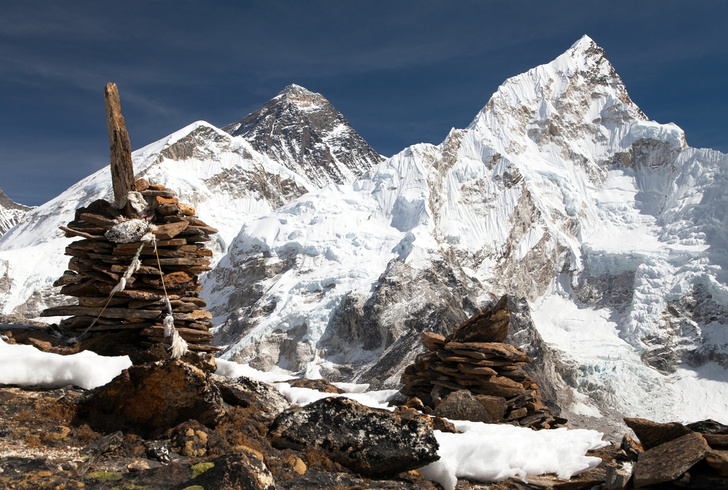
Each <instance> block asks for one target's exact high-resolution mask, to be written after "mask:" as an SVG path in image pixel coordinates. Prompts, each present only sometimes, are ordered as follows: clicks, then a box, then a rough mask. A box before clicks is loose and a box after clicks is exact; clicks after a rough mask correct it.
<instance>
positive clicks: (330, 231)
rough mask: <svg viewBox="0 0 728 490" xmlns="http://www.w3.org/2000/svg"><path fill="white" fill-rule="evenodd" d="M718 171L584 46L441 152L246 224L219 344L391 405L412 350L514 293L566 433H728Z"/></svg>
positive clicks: (225, 274)
mask: <svg viewBox="0 0 728 490" xmlns="http://www.w3.org/2000/svg"><path fill="white" fill-rule="evenodd" d="M727 170H728V155H725V154H722V153H719V152H716V151H712V150H699V149H693V148H689V147H688V146H687V144H686V140H685V136H684V134H683V132H682V130H681V129H680V128H678V127H677V126H675V125H674V124H659V123H656V122H653V121H649V120H648V119H647V117H646V116H645V115H644V114H643V113H642V111H641V110H640V109H639V108H638V107H637V106H636V105H635V104H634V103H633V102H632V100H631V99H630V97H629V95H628V93H627V90H626V88H625V87H624V85H623V83H622V81H621V79H620V78H619V76H618V75H617V73H616V72H615V70H614V68H613V67H612V65H611V64H610V63H609V61H608V60H607V59H606V57H605V55H604V52H603V50H602V49H601V48H599V47H598V46H597V45H596V44H595V43H594V42H593V41H592V40H591V39H590V38H588V37H586V36H585V37H584V38H582V39H580V40H579V41H578V42H576V43H575V44H574V45H573V46H572V47H571V48H570V49H569V50H567V51H566V52H565V53H564V54H563V55H561V56H559V57H558V58H557V59H555V60H554V61H552V62H551V63H549V64H546V65H542V66H539V67H536V68H534V69H532V70H530V71H528V72H527V73H524V74H522V75H519V76H516V77H513V78H511V79H509V80H507V81H506V82H505V83H504V84H503V85H502V86H501V87H500V88H499V89H498V91H497V92H496V93H495V94H494V95H493V96H492V97H491V99H490V101H489V102H488V103H487V105H486V106H485V107H484V108H483V110H481V111H480V112H479V113H478V114H477V116H476V117H475V119H474V120H473V122H472V123H471V124H470V126H468V127H467V128H466V129H462V130H452V131H451V133H450V134H449V135H448V137H447V138H446V140H445V141H444V142H443V143H441V144H440V145H437V146H434V145H429V144H420V145H415V146H412V147H410V148H407V149H405V150H404V151H402V152H401V153H399V154H397V155H394V156H393V157H391V158H390V159H388V160H387V161H385V162H383V163H382V164H380V165H378V166H376V167H374V168H372V169H371V170H370V171H369V172H367V173H366V174H364V175H363V176H362V177H361V178H359V179H358V180H357V181H355V182H354V183H353V185H351V186H329V187H326V188H323V189H321V190H319V191H316V192H312V193H309V194H306V195H304V196H302V197H300V198H298V199H296V200H294V201H291V202H290V203H288V204H287V205H285V206H283V207H281V208H279V209H277V210H276V211H275V212H273V213H271V214H269V215H267V216H263V217H260V218H258V219H256V220H251V221H249V222H247V223H246V224H245V225H244V226H243V228H242V229H241V231H240V233H239V234H238V236H237V237H236V238H235V240H234V241H233V243H232V245H231V246H230V249H229V251H228V254H227V255H226V256H225V257H224V258H223V259H222V260H221V261H220V263H219V265H218V267H217V268H216V269H215V270H214V271H213V272H211V273H210V274H209V275H208V276H207V278H206V294H207V295H208V297H209V299H210V301H209V303H210V304H211V305H212V307H213V312H214V314H215V315H216V317H217V318H218V320H220V319H222V318H224V317H225V315H229V316H228V317H227V320H226V321H225V322H224V323H223V324H222V326H221V327H220V329H219V331H218V333H217V341H218V343H219V344H220V345H224V346H226V351H225V353H224V356H226V357H228V358H232V359H235V360H240V361H249V362H251V363H252V365H254V366H256V367H260V368H266V369H267V368H271V367H273V366H280V367H282V368H285V369H289V370H292V371H302V372H306V373H308V374H309V375H315V374H322V375H325V376H326V377H329V378H335V379H346V380H356V381H359V382H364V381H365V382H371V383H373V384H375V385H377V386H382V385H384V386H394V385H396V384H397V383H398V378H399V372H400V371H401V370H402V368H403V367H404V366H406V365H407V364H409V363H410V362H411V361H412V358H413V357H414V355H415V354H416V352H417V349H418V346H419V339H418V335H417V334H418V332H420V331H422V330H433V331H440V332H448V331H451V330H452V328H454V327H455V326H457V324H458V323H459V322H460V321H462V320H464V319H465V318H466V317H467V316H468V315H470V314H472V313H474V312H475V311H476V310H477V309H478V308H482V307H483V306H485V305H486V304H487V303H488V302H489V301H490V300H491V298H493V297H497V296H498V295H501V294H503V293H508V294H510V295H511V296H512V297H513V298H514V299H513V300H512V303H513V306H514V308H515V310H516V317H517V318H518V321H517V324H518V328H516V329H515V330H514V331H513V332H512V335H511V339H512V340H513V341H515V342H519V341H520V342H522V343H523V345H522V346H523V347H525V348H526V349H527V350H528V351H529V352H530V353H532V355H535V356H536V357H538V359H539V362H540V366H541V367H540V370H541V372H540V374H541V375H542V376H545V377H547V378H549V379H548V382H549V384H550V385H551V386H553V387H554V389H555V390H556V391H555V392H554V401H555V402H556V403H558V404H559V405H560V406H561V408H562V409H563V410H564V414H565V415H567V417H576V418H579V417H582V416H584V417H596V418H603V417H608V418H609V417H611V419H609V422H605V425H609V424H610V423H617V421H618V420H619V419H620V418H621V417H622V416H624V415H630V416H645V417H649V418H651V419H660V420H679V419H683V418H686V417H687V418H695V419H698V418H701V417H702V418H706V417H713V418H718V419H720V418H723V419H724V418H725V413H726V408H727V407H728V383H726V381H727V380H728V371H726V370H725V368H726V367H728V330H727V327H726V324H727V323H728V295H727V293H728V289H727V285H728V283H727V282H726V279H727V278H726V272H725V271H726V269H725V268H724V266H725V265H726V264H725V257H726V240H725V233H726V231H725V230H726V229H728V228H727V226H726V225H728V223H727V222H726V214H725V212H724V207H725V205H724V202H725V200H726V199H728V195H727V194H726V189H728V188H727V187H726V186H725V182H724V181H725V179H726V176H727ZM230 312H232V313H230Z"/></svg>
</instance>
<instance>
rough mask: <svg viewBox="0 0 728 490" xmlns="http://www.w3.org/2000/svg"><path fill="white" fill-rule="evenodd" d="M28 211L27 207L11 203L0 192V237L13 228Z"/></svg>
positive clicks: (11, 201)
mask: <svg viewBox="0 0 728 490" xmlns="http://www.w3.org/2000/svg"><path fill="white" fill-rule="evenodd" d="M30 209H31V208H30V207H29V206H23V205H22V204H18V203H17V202H15V201H13V200H12V199H10V198H9V197H8V196H6V195H5V193H4V192H3V191H1V190H0V236H3V235H4V234H5V233H6V232H7V231H8V230H9V229H10V228H12V227H13V226H15V224H16V223H17V222H18V221H20V219H21V218H22V217H23V215H24V214H25V213H26V212H28V210H30Z"/></svg>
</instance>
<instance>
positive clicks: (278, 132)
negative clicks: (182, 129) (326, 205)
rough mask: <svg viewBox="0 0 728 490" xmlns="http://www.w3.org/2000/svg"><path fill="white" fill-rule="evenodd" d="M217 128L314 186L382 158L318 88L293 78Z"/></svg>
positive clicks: (348, 177)
mask: <svg viewBox="0 0 728 490" xmlns="http://www.w3.org/2000/svg"><path fill="white" fill-rule="evenodd" d="M222 129H223V130H224V131H227V132H228V133H230V134H231V135H233V136H240V137H243V138H245V139H246V140H247V141H249V142H250V143H251V144H252V145H253V147H254V148H255V149H256V150H258V151H259V152H261V153H263V154H265V155H268V156H269V157H270V158H272V159H273V160H275V161H278V162H283V163H284V164H286V166H287V167H288V168H289V169H291V170H293V171H295V172H296V173H297V174H298V175H301V176H305V177H306V178H307V179H308V180H310V182H311V184H313V185H314V186H315V187H323V186H325V185H327V184H344V183H348V182H352V181H353V180H355V179H356V178H357V177H360V176H361V175H362V174H363V173H364V172H366V171H367V170H369V169H370V168H371V167H373V166H375V165H377V164H379V163H381V162H382V161H383V160H384V157H382V156H381V155H379V154H378V153H377V152H376V151H375V150H374V148H372V147H371V146H369V144H368V143H367V142H366V141H365V140H364V139H363V138H362V137H361V136H360V135H359V134H358V133H357V132H356V131H355V130H354V129H352V128H351V126H350V125H349V123H348V121H347V120H346V119H345V118H344V116H343V115H342V114H341V113H340V112H339V111H337V110H336V108H335V107H334V106H333V105H331V103H330V102H329V101H328V100H326V99H325V98H324V97H323V96H322V95H321V94H317V93H314V92H311V91H309V90H306V89H305V88H303V87H301V86H299V85H295V84H292V85H289V86H288V87H286V88H285V89H283V91H281V93H279V94H278V95H277V96H276V97H274V98H273V99H271V100H270V101H269V102H268V103H266V104H265V105H264V106H263V107H262V108H261V109H260V110H258V111H256V112H253V113H252V114H250V115H248V116H246V117H245V118H243V119H241V120H240V121H238V122H236V123H233V124H230V125H229V126H225V127H223V128H222Z"/></svg>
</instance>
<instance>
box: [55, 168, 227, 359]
mask: <svg viewBox="0 0 728 490" xmlns="http://www.w3.org/2000/svg"><path fill="white" fill-rule="evenodd" d="M136 184H137V187H136V188H137V189H138V190H137V192H139V193H140V194H141V195H142V196H143V197H144V199H145V201H146V202H147V204H148V206H149V209H150V211H152V213H153V214H152V215H151V216H149V217H145V218H144V219H141V220H140V219H136V218H131V217H129V216H127V215H126V214H125V213H124V211H123V210H118V209H116V208H114V207H113V206H112V205H111V203H109V202H107V201H104V200H98V201H95V202H93V203H91V204H90V205H89V206H88V207H85V208H80V209H78V210H77V211H76V219H75V220H73V221H72V222H71V223H69V224H68V226H63V227H61V229H62V230H63V231H64V232H65V233H66V236H67V237H82V238H83V239H82V240H78V241H75V242H72V243H71V244H70V245H68V247H66V255H70V256H71V260H70V261H69V265H68V269H69V270H67V271H66V272H65V273H64V274H63V276H61V277H60V278H59V279H58V280H57V281H56V282H55V283H54V285H55V286H62V287H61V294H65V295H67V296H73V297H76V298H78V305H71V306H56V307H53V308H48V309H46V310H45V311H44V312H43V316H66V315H71V317H70V318H66V319H64V320H62V321H61V322H60V324H59V327H60V329H61V331H62V332H63V333H64V334H66V335H68V336H73V337H78V336H79V335H81V333H82V332H84V331H85V330H86V329H87V328H88V327H89V326H91V324H92V323H95V325H94V326H93V327H91V330H90V331H89V333H93V332H109V331H120V330H127V331H135V332H138V333H139V335H140V336H141V339H140V341H141V342H142V343H141V344H140V345H141V346H145V345H147V346H148V345H150V343H154V342H164V343H170V342H171V339H170V338H167V339H165V325H164V324H163V322H164V317H165V315H166V314H167V313H168V311H167V306H166V299H165V298H167V299H169V303H170V306H171V308H172V317H173V319H174V326H175V328H176V330H177V331H178V332H179V334H180V335H181V337H182V338H183V339H184V340H185V341H186V342H187V344H188V347H189V349H190V350H193V351H214V350H217V348H216V347H213V346H211V345H210V340H211V339H212V334H211V333H210V332H209V330H210V328H212V321H211V318H212V315H211V314H210V312H208V311H205V310H203V309H202V308H204V307H205V306H206V304H205V301H204V300H203V299H202V298H200V297H199V291H200V290H201V286H200V281H199V279H198V274H200V273H202V272H204V271H208V270H210V259H209V258H210V257H211V256H212V251H211V250H208V249H206V248H205V245H204V243H203V242H205V241H207V240H209V239H210V235H211V234H213V233H216V232H217V230H215V229H214V228H212V227H210V226H208V225H207V224H205V223H204V222H202V221H201V220H200V219H199V218H197V217H196V216H195V210H194V208H193V207H191V206H189V205H186V204H184V203H180V202H179V201H178V199H177V197H176V196H175V195H174V193H173V192H172V191H170V190H168V189H165V188H164V186H161V185H149V184H148V183H147V182H146V181H145V180H138V181H137V183H136ZM139 221H142V222H144V223H148V224H147V230H149V231H145V233H144V234H145V235H146V233H149V232H151V234H152V235H154V239H153V240H149V241H142V238H143V235H142V236H139V237H138V238H137V237H134V238H137V239H135V240H134V241H129V242H126V243H124V241H125V240H124V241H122V242H115V240H118V239H119V238H118V237H117V236H116V235H115V234H114V232H115V230H116V229H117V228H115V227H117V225H119V224H124V223H131V224H132V225H136V224H137V222H139ZM142 226H143V225H142ZM149 238H151V237H149ZM155 245H156V251H155ZM140 249H141V253H140V254H139V257H138V258H139V261H140V263H141V264H140V266H139V268H138V270H137V271H136V272H134V273H133V274H132V275H131V276H129V277H128V278H127V279H126V280H125V282H126V284H125V286H126V287H125V288H124V289H123V290H122V291H118V292H116V291H115V292H114V294H113V295H112V290H113V289H114V288H115V287H116V286H117V285H118V284H119V283H120V281H121V280H122V278H123V277H124V275H125V273H126V272H127V271H128V269H129V265H130V264H131V263H132V261H133V259H134V258H135V256H136V254H137V251H138V250H140Z"/></svg>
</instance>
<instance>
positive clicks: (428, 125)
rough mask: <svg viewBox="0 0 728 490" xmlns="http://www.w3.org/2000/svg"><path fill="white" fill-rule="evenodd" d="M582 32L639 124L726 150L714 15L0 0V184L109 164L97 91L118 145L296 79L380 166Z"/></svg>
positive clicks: (9, 190) (179, 0)
mask: <svg viewBox="0 0 728 490" xmlns="http://www.w3.org/2000/svg"><path fill="white" fill-rule="evenodd" d="M583 34H588V35H589V36H591V37H592V38H593V39H594V40H595V41H596V42H597V44H599V45H600V46H602V47H603V48H604V49H605V50H606V53H607V57H608V58H609V60H610V61H611V62H612V64H613V65H614V66H615V68H616V70H617V72H618V73H619V74H620V76H621V77H622V79H623V80H624V82H625V84H626V86H627V89H628V90H629V92H630V95H631V96H632V99H633V100H634V101H635V102H636V103H637V104H638V105H639V106H640V107H641V108H642V110H643V111H644V112H645V113H646V114H647V115H648V117H650V118H651V119H653V120H656V121H659V122H662V123H667V122H675V123H676V124H678V125H679V126H681V127H682V128H683V129H684V130H685V132H686V135H687V140H688V144H690V145H691V146H695V147H710V148H715V149H719V150H721V151H724V152H728V93H727V90H726V89H728V2H718V1H683V0H674V1H633V0H630V1H615V0H612V1H595V0H589V1H583V0H580V1H573V2H564V1H550V2H543V1H517V0H516V1H514V0H511V1H508V2H506V1H499V2H490V1H483V0H479V1H475V0H473V1H454V0H443V1H428V0H418V1H406V2H405V1H396V0H387V1H377V0H368V1H366V2H353V1H341V0H335V1H334V0H332V1H318V0H306V1H286V2H283V1H272V0H266V1H233V0H229V1H217V2H215V1H210V0H207V1H202V0H200V1H196V0H174V1H153V0H124V1H120V2H119V1H113V2H112V1H107V0H98V1H94V2H87V1H72V0H69V1H63V2H59V1H43V0H39V1H35V0H34V1H27V0H5V1H4V2H3V6H2V12H1V13H0V170H1V172H0V189H2V190H3V191H5V193H6V194H8V196H10V197H11V198H12V199H14V200H15V201H18V202H21V203H23V204H29V205H37V204H42V203H43V202H45V201H46V200H48V199H50V198H52V197H54V196H56V195H58V194H59V193H60V192H62V191H63V190H65V189H66V188H67V187H69V186H70V185H72V184H73V183H75V182H77V181H78V180H80V179H81V178H83V177H85V176H87V175H88V174H90V173H91V172H93V171H95V170H97V169H99V168H101V167H103V166H104V165H106V164H108V159H109V156H108V153H109V150H108V136H107V133H106V121H105V113H104V101H103V87H104V85H105V83H106V82H108V81H113V82H116V83H117V84H118V86H119V92H120V94H121V102H122V110H123V113H124V117H125V119H126V123H127V127H128V129H129V133H130V136H131V143H132V147H133V148H134V149H137V148H140V147H142V146H144V145H146V144H148V143H151V142H153V141H156V140H158V139H160V138H163V137H164V136H166V135H168V134H169V133H172V132H173V131H176V130H177V129H179V128H181V127H183V126H185V125H187V124H189V123H191V122H193V121H196V120H199V119H204V120H206V121H209V122H210V123H212V124H215V125H217V126H223V125H225V124H228V123H231V122H234V121H236V120H238V119H240V118H242V117H244V116H245V115H247V114H249V113H250V112H252V111H255V110H257V109H258V108H259V107H260V106H261V105H263V104H264V103H265V102H266V101H267V100H269V99H270V98H272V97H273V96H275V95H276V94H277V93H278V92H279V91H280V90H281V89H282V88H283V87H285V86H286V85H288V84H289V83H297V84H299V85H303V86H304V87H306V88H308V89H309V90H312V91H315V92H320V93H321V94H323V95H324V96H325V97H326V98H327V99H329V100H330V101H331V102H332V103H333V104H334V106H336V108H337V109H338V110H339V111H341V112H342V113H343V114H344V116H346V118H347V119H348V120H349V122H350V123H351V125H352V126H353V127H354V128H355V129H356V130H357V131H358V132H359V133H360V134H361V135H362V136H363V137H364V138H365V139H366V140H367V141H369V143H370V144H371V145H372V146H373V147H374V148H375V149H376V150H377V151H379V152H380V153H382V154H385V155H391V154H393V153H396V152H398V151H400V150H402V149H403V148H405V147H406V146H409V145H411V144H414V143H419V142H431V143H440V142H441V141H442V140H443V139H444V138H445V136H446V135H447V133H448V131H449V130H450V128H452V127H457V128H462V127H465V126H467V125H468V124H469V123H470V121H471V120H472V119H473V118H474V117H475V115H476V113H477V112H478V111H479V110H480V109H481V108H482V107H483V106H484V105H485V103H486V102H487V101H488V99H489V97H490V95H491V94H492V93H493V92H494V91H495V90H496V89H497V88H498V86H499V85H500V84H501V83H502V82H503V81H505V79H506V78H508V77H511V76H513V75H517V74H519V73H522V72H524V71H526V70H528V69H529V68H532V67H534V66H536V65H539V64H543V63H547V62H549V61H551V60H552V59H553V58H555V57H556V56H558V55H559V54H561V53H562V52H564V51H565V50H566V49H568V48H569V46H571V44H573V43H574V42H575V41H576V40H578V39H579V38H580V37H581V36H582V35H583Z"/></svg>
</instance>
